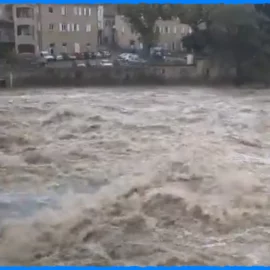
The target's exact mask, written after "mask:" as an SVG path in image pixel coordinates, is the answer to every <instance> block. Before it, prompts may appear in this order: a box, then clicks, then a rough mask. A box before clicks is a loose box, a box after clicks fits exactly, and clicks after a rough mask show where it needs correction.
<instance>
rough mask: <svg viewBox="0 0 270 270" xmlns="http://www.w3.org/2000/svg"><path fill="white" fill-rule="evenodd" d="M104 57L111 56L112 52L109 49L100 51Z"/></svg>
mask: <svg viewBox="0 0 270 270" xmlns="http://www.w3.org/2000/svg"><path fill="white" fill-rule="evenodd" d="M99 52H100V53H101V55H102V57H104V58H110V57H111V53H110V52H109V51H99Z"/></svg>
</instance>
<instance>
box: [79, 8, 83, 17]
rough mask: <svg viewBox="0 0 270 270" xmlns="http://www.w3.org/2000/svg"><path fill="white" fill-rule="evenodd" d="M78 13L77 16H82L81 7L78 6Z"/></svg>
mask: <svg viewBox="0 0 270 270" xmlns="http://www.w3.org/2000/svg"><path fill="white" fill-rule="evenodd" d="M78 13H79V16H82V8H81V7H79V8H78Z"/></svg>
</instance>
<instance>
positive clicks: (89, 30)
mask: <svg viewBox="0 0 270 270" xmlns="http://www.w3.org/2000/svg"><path fill="white" fill-rule="evenodd" d="M86 32H91V24H87V25H86Z"/></svg>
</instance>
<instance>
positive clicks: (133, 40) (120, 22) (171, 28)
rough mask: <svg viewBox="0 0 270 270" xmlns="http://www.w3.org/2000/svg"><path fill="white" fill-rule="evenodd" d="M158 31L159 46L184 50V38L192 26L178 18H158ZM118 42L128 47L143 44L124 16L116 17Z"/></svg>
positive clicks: (123, 46) (121, 45)
mask: <svg viewBox="0 0 270 270" xmlns="http://www.w3.org/2000/svg"><path fill="white" fill-rule="evenodd" d="M155 30H156V31H158V33H159V38H158V41H157V44H156V45H157V46H162V47H164V48H167V49H169V50H173V51H174V50H182V38H183V37H184V36H186V35H187V34H189V33H191V28H190V26H189V25H187V24H182V23H181V22H180V21H179V20H178V19H175V20H166V21H165V20H158V21H157V22H156V29H155ZM115 32H116V42H117V43H118V45H119V46H120V47H121V48H128V47H130V46H132V45H134V46H135V47H136V48H139V47H140V46H141V44H140V38H139V35H138V34H137V33H136V32H135V31H134V30H133V29H132V27H131V26H130V24H129V23H128V22H127V20H126V19H125V17H124V16H122V15H117V16H116V17H115Z"/></svg>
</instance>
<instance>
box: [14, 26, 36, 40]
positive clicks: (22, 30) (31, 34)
mask: <svg viewBox="0 0 270 270" xmlns="http://www.w3.org/2000/svg"><path fill="white" fill-rule="evenodd" d="M16 34H17V43H22V44H33V43H35V28H34V26H32V25H18V26H17V31H16Z"/></svg>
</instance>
